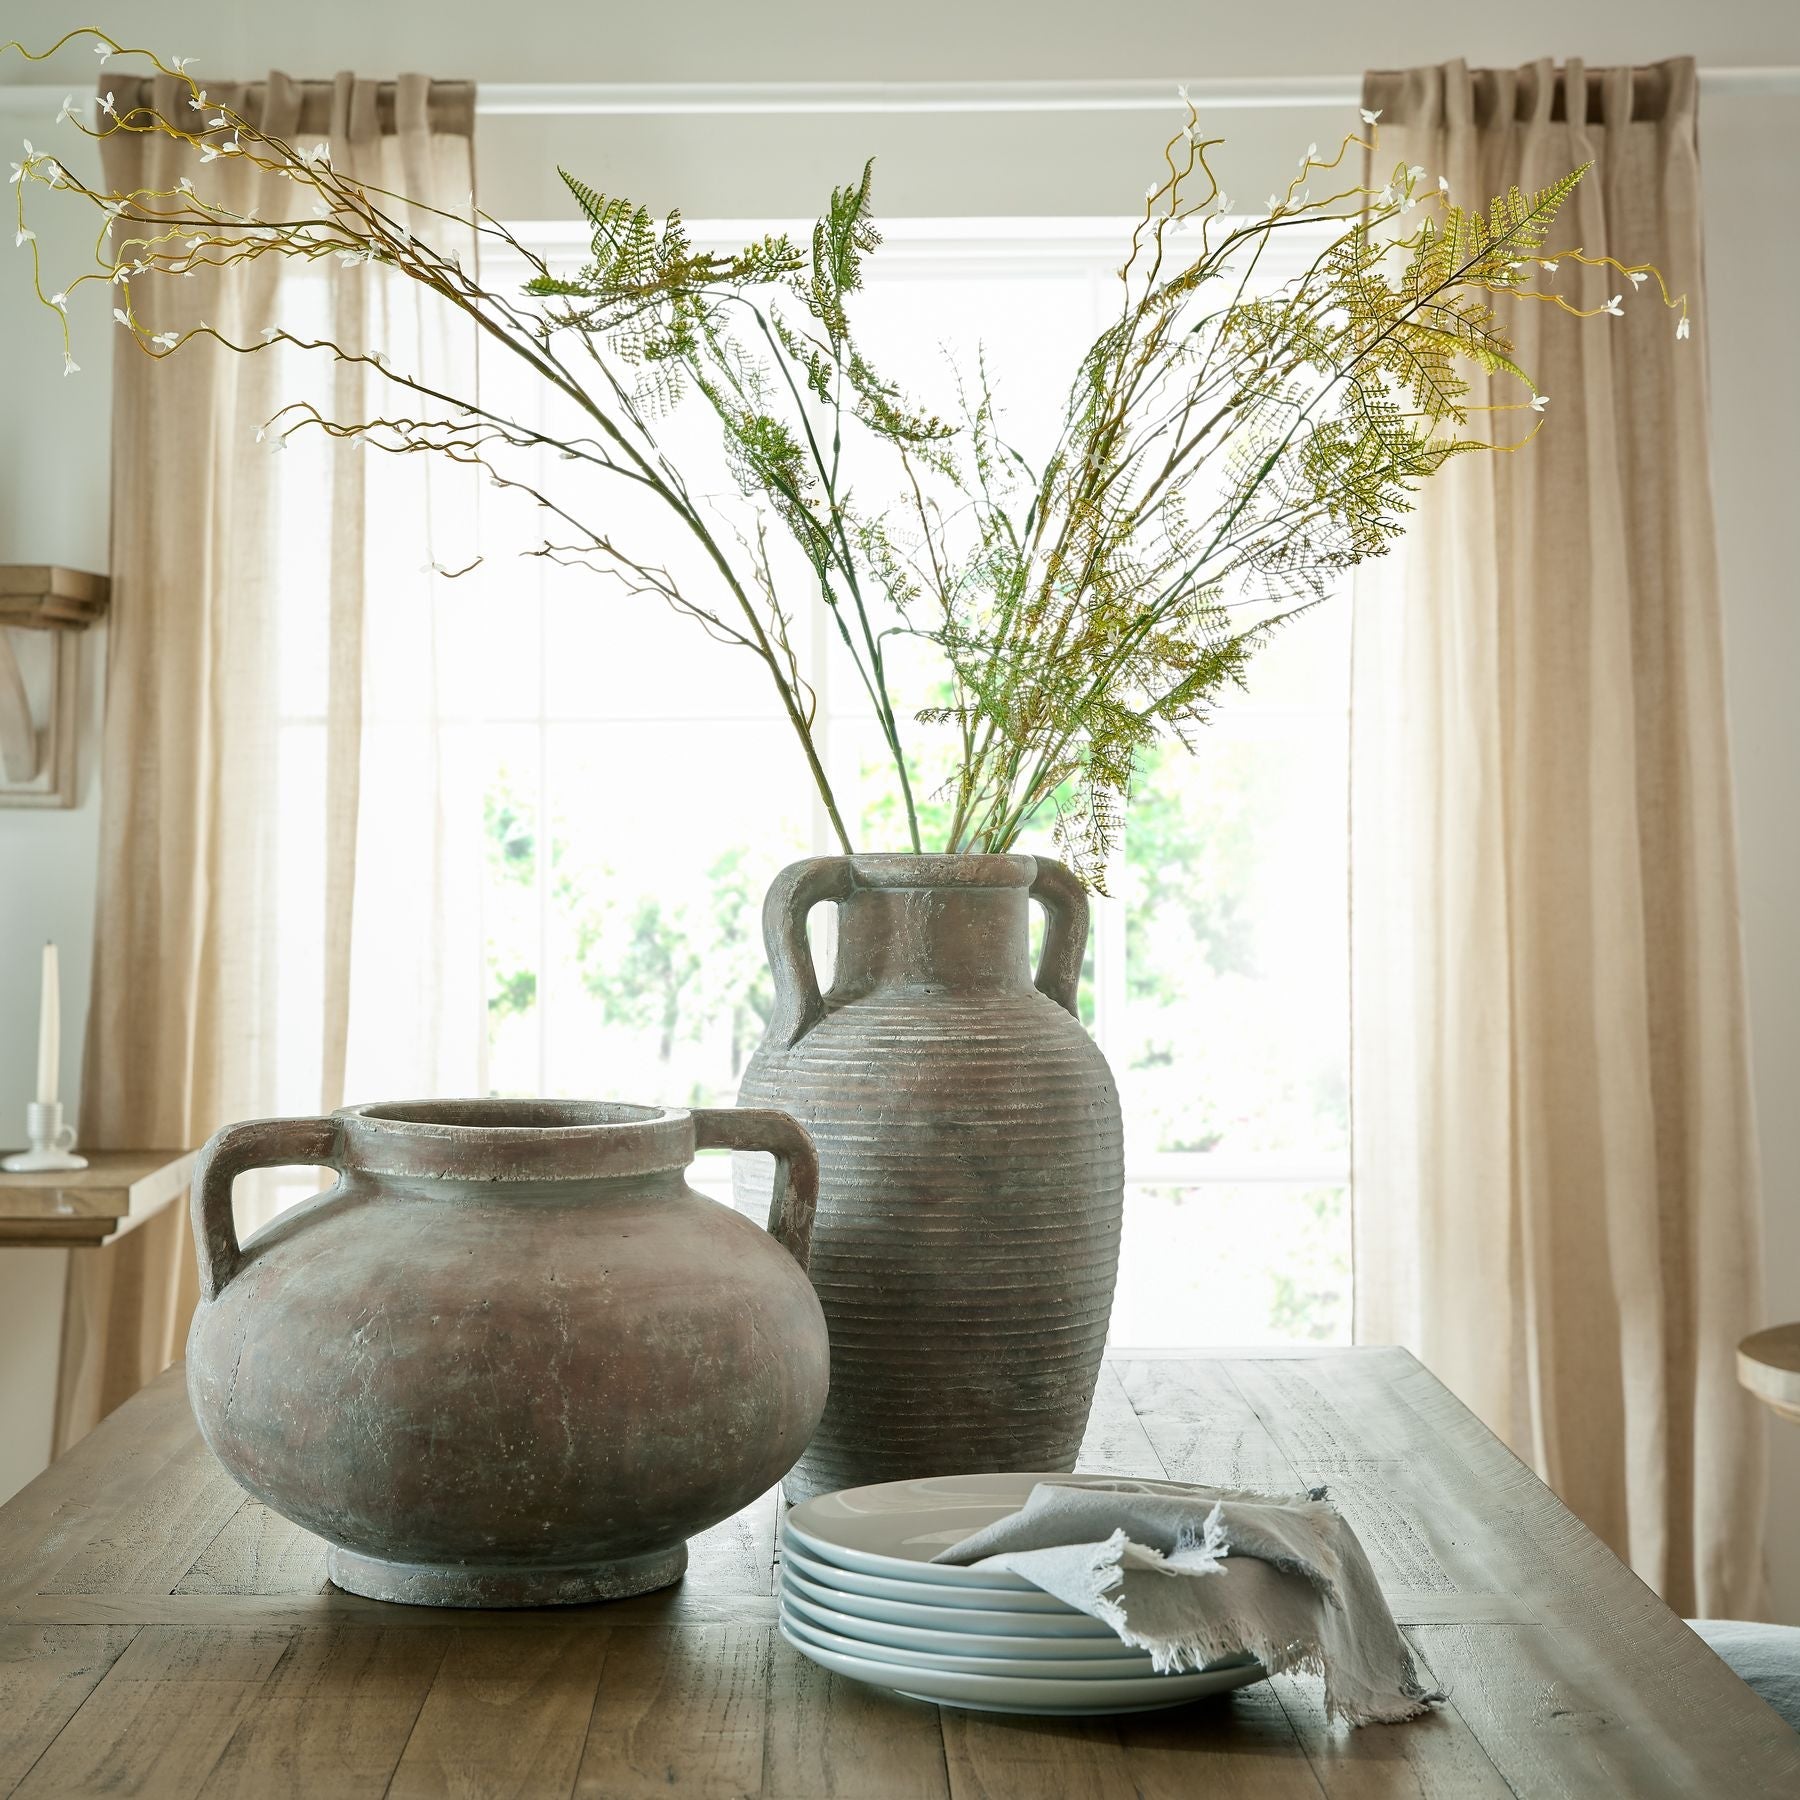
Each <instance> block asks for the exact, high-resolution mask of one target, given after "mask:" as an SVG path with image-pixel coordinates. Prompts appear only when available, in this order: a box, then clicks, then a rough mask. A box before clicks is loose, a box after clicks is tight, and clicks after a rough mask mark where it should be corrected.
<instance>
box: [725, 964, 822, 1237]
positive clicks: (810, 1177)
mask: <svg viewBox="0 0 1800 1800" xmlns="http://www.w3.org/2000/svg"><path fill="white" fill-rule="evenodd" d="M809 966H810V965H809ZM694 1148H695V1149H696V1150H767V1151H769V1152H770V1153H771V1154H772V1155H773V1156H774V1158H775V1189H774V1192H773V1193H772V1194H771V1195H770V1197H769V1235H770V1237H772V1238H774V1240H775V1241H776V1242H777V1243H778V1244H780V1245H781V1247H782V1248H783V1249H784V1250H786V1251H787V1253H788V1254H789V1255H790V1256H791V1257H793V1259H794V1261H795V1262H797V1263H798V1264H799V1265H800V1267H801V1268H803V1269H804V1268H806V1267H807V1264H808V1263H809V1262H810V1261H811V1260H812V1234H813V1214H814V1213H815V1212H816V1211H817V1210H818V1205H819V1153H818V1151H817V1150H815V1149H814V1148H813V1141H812V1139H811V1137H810V1136H808V1135H807V1132H806V1130H805V1128H804V1127H803V1126H802V1125H801V1124H800V1122H799V1121H798V1120H797V1119H794V1118H791V1117H790V1116H789V1115H788V1114H787V1113H784V1112H772V1111H766V1110H763V1109H760V1108H756V1107H748V1106H717V1107H696V1108H695V1109H694Z"/></svg>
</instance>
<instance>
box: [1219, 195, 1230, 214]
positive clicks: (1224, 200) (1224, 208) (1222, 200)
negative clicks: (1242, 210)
mask: <svg viewBox="0 0 1800 1800" xmlns="http://www.w3.org/2000/svg"><path fill="white" fill-rule="evenodd" d="M1219 211H1220V212H1222V213H1228V212H1230V211H1231V196H1230V195H1229V194H1221V195H1220V196H1219Z"/></svg>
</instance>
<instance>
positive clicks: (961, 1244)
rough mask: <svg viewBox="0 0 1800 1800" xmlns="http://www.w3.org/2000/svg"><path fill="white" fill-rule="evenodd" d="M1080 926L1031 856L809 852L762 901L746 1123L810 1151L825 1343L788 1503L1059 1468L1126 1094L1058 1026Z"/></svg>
mask: <svg viewBox="0 0 1800 1800" xmlns="http://www.w3.org/2000/svg"><path fill="white" fill-rule="evenodd" d="M1034 900H1035V901H1037V902H1038V903H1039V904H1040V905H1042V907H1043V908H1044V912H1045V914H1046V920H1045V932H1044V942H1043V949H1042V954H1041V955H1040V957H1039V960H1038V965H1037V969H1036V972H1035V975H1034V973H1033V970H1032V967H1031V961H1030V928H1031V903H1032V901H1034ZM821 901H831V902H834V903H835V904H836V906H837V912H838V934H837V963H836V970H835V975H834V979H833V981H832V984H831V988H830V990H829V991H828V992H825V993H821V992H820V988H819V981H818V977H817V975H816V973H815V971H814V968H813V964H812V958H811V954H810V952H809V950H808V945H807V935H806V922H807V916H808V914H809V913H810V912H811V910H812V908H813V907H814V906H815V905H817V904H818V903H820V902H821ZM1087 932H1088V903H1087V895H1086V892H1085V891H1084V890H1083V888H1082V886H1081V883H1080V882H1079V881H1078V880H1076V878H1075V877H1074V875H1073V874H1071V873H1070V871H1069V870H1068V869H1066V868H1064V867H1063V865H1062V864H1061V863H1057V862H1052V861H1049V860H1047V859H1045V858H1042V857H1030V856H848V857H846V856H828V857H815V858H812V859H810V860H808V861H806V862H800V863H795V864H793V865H792V866H791V867H789V868H787V869H785V870H783V871H782V873H781V874H780V875H779V876H777V877H776V879H775V883H774V885H773V886H772V887H771V888H770V890H769V895H768V899H767V901H766V903H765V905H764V908H763V935H764V939H765V942H766V944H767V946H768V952H769V962H770V967H771V969H772V971H773V974H774V978H775V1006H774V1010H773V1013H772V1016H771V1017H770V1020H769V1025H768V1030H767V1032H766V1034H765V1036H764V1038H763V1041H762V1044H761V1046H760V1047H759V1048H758V1050H757V1052H756V1054H755V1055H754V1057H753V1058H752V1059H751V1062H750V1065H749V1068H748V1070H747V1071H746V1073H745V1076H744V1082H743V1087H742V1090H741V1092H740V1094H739V1105H740V1106H746V1107H779V1108H781V1109H782V1110H783V1111H785V1112H788V1113H791V1114H792V1115H793V1116H794V1117H795V1118H796V1119H798V1120H799V1121H800V1122H801V1123H802V1124H803V1125H804V1126H805V1128H806V1130H807V1131H808V1133H809V1134H810V1135H811V1137H812V1139H813V1142H814V1143H815V1145H816V1146H817V1148H818V1153H819V1162H820V1185H819V1202H818V1215H817V1220H816V1224H815V1228H814V1236H813V1253H812V1263H811V1273H812V1279H813V1283H814V1286H815V1287H816V1288H817V1290H818V1294H819V1299H820V1301H821V1303H822V1304H823V1306H824V1309H825V1318H826V1322H827V1324H828V1326H829V1328H830V1333H831V1393H830V1397H829V1399H828V1400H827V1402H826V1407H825V1415H824V1418H823V1420H822V1421H821V1422H820V1425H819V1427H818V1430H817V1431H816V1432H815V1433H814V1435H813V1439H812V1442H811V1444H810V1445H809V1446H808V1448H807V1450H806V1452H805V1454H804V1455H803V1456H802V1457H801V1458H800V1461H799V1462H798V1464H797V1465H796V1466H795V1467H794V1468H793V1470H791V1471H790V1473H789V1474H788V1476H787V1478H786V1480H785V1482H784V1483H783V1486H784V1488H785V1489H786V1492H787V1495H788V1498H789V1499H790V1500H793V1501H795V1502H798V1501H800V1500H804V1499H810V1498H812V1497H813V1496H814V1495H817V1494H823V1493H830V1492H832V1491H833V1490H834V1489H837V1488H843V1487H854V1486H859V1485H861V1484H863V1483H865V1482H875V1481H888V1480H895V1479H899V1478H902V1477H912V1476H926V1475H948V1474H961V1473H968V1472H972V1471H978V1470H988V1469H1002V1470H1012V1469H1017V1470H1033V1469H1042V1470H1064V1469H1070V1468H1073V1467H1074V1464H1075V1457H1076V1453H1077V1451H1078V1450H1079V1449H1080V1446H1081V1439H1082V1434H1083V1432H1084V1430H1085V1428H1086V1424H1087V1416H1088V1409H1089V1407H1090V1405H1091V1404H1092V1401H1093V1394H1094V1382H1095V1380H1096V1378H1097V1377H1098V1374H1099V1369H1100V1357H1101V1352H1102V1350H1103V1348H1104V1346H1105V1342H1106V1328H1107V1318H1108V1315H1109V1313H1110V1311H1111V1308H1112V1297H1113V1283H1114V1280H1115V1278H1116V1276H1117V1273H1118V1260H1119V1222H1120V1213H1121V1209H1122V1200H1123V1190H1124V1164H1123V1154H1122V1148H1121V1130H1120V1121H1119V1097H1118V1091H1117V1089H1116V1088H1115V1087H1114V1085H1113V1079H1112V1075H1111V1073H1110V1072H1109V1070H1108V1069H1107V1066H1106V1059H1105V1058H1104V1057H1103V1056H1102V1055H1101V1054H1100V1051H1099V1049H1098V1048H1097V1047H1096V1046H1095V1044H1094V1042H1093V1040H1092V1039H1091V1038H1090V1037H1089V1036H1088V1034H1087V1032H1086V1031H1085V1030H1084V1029H1083V1027H1082V1025H1081V1022H1080V1018H1079V1016H1078V1013H1077V1008H1076V990H1077V985H1078V982H1079V980H1080V974H1081V962H1082V952H1083V950H1084V948H1085V946H1086V942H1087ZM736 1164H737V1167H736V1171H735V1177H736V1195H737V1202H738V1205H739V1206H740V1208H741V1209H742V1210H744V1211H746V1212H749V1213H750V1214H751V1215H752V1216H753V1217H757V1218H761V1217H762V1216H763V1211H764V1209H765V1208H766V1206H767V1203H768V1193H769V1181H770V1170H769V1164H768V1160H767V1159H766V1158H764V1157H756V1156H746V1155H739V1156H738V1157H737V1158H736Z"/></svg>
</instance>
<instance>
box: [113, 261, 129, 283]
mask: <svg viewBox="0 0 1800 1800" xmlns="http://www.w3.org/2000/svg"><path fill="white" fill-rule="evenodd" d="M111 279H112V283H113V285H114V286H115V287H123V286H124V285H125V283H126V282H128V281H129V280H130V279H131V269H130V266H129V265H128V264H126V263H120V264H119V265H118V267H117V268H115V269H114V270H113V272H112V277H111Z"/></svg>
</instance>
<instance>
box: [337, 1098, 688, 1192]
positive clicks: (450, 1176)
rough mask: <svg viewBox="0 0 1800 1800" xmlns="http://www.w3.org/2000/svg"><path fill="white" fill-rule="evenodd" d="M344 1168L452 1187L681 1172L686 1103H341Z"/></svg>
mask: <svg viewBox="0 0 1800 1800" xmlns="http://www.w3.org/2000/svg"><path fill="white" fill-rule="evenodd" d="M333 1117H334V1118H337V1119H339V1120H341V1121H342V1124H343V1134H344V1135H343V1143H344V1150H345V1152H346V1155H345V1163H346V1166H354V1167H356V1168H360V1169H365V1170H368V1171H369V1172H371V1173H374V1174H384V1175H402V1176H419V1177H430V1178H439V1179H446V1180H452V1181H462V1180H468V1181H544V1180H551V1181H554V1180H568V1179H578V1178H589V1179H591V1178H592V1177H595V1176H605V1175H640V1174H650V1173H653V1172H654V1171H657V1170H661V1169H684V1168H686V1167H687V1166H688V1164H689V1163H691V1162H692V1161H693V1160H694V1121H693V1115H692V1113H690V1112H689V1111H688V1110H687V1109H686V1108H685V1107H673V1106H639V1105H634V1104H631V1103H629V1102H625V1101H617V1100H545V1099H531V1098H506V1097H500V1096H489V1097H487V1098H459V1099H438V1100H378V1101H372V1102H369V1103H367V1104H364V1105H361V1106H344V1107H340V1108H339V1109H338V1110H337V1112H336V1113H335V1114H333Z"/></svg>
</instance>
